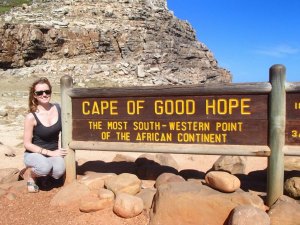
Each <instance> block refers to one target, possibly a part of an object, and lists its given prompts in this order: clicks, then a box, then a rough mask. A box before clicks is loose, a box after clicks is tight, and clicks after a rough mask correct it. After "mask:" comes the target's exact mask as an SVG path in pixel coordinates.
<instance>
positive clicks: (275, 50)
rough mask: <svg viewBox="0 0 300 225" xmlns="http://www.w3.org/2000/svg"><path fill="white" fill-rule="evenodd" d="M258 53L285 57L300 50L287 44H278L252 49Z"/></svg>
mask: <svg viewBox="0 0 300 225" xmlns="http://www.w3.org/2000/svg"><path fill="white" fill-rule="evenodd" d="M254 52H255V53H257V54H260V55H267V56H272V57H285V56H288V55H292V54H297V53H299V52H300V49H299V48H294V47H291V46H289V45H278V46H275V47H272V48H262V49H257V50H255V51H254Z"/></svg>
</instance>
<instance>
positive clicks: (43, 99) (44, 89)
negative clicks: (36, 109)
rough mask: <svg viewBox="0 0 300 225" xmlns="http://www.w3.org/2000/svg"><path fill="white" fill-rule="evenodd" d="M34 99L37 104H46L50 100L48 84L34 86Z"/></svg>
mask: <svg viewBox="0 0 300 225" xmlns="http://www.w3.org/2000/svg"><path fill="white" fill-rule="evenodd" d="M34 98H36V99H37V101H38V103H39V104H43V103H48V102H49V101H50V98H51V91H50V88H49V86H48V84H37V85H36V86H35V91H34Z"/></svg>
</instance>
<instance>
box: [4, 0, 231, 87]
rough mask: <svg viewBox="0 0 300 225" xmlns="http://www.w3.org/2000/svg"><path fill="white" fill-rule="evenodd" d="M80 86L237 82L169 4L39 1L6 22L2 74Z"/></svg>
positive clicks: (155, 0) (136, 0)
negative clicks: (66, 77)
mask: <svg viewBox="0 0 300 225" xmlns="http://www.w3.org/2000/svg"><path fill="white" fill-rule="evenodd" d="M63 75H71V76H72V77H73V78H74V80H75V82H76V83H77V84H78V85H80V86H90V87H91V86H99V85H106V86H128V85H170V84H182V85H184V84H200V83H213V82H224V83H226V82H231V75H230V72H229V71H227V70H225V69H223V68H220V67H219V66H218V63H217V60H216V59H215V58H214V56H213V53H212V52H211V51H210V50H209V49H208V48H207V47H206V46H205V45H204V44H203V43H201V42H199V41H198V40H197V39H196V35H195V31H194V30H193V28H192V27H191V25H190V24H189V23H188V22H187V21H182V20H179V19H178V18H176V17H175V16H174V14H173V12H171V11H170V10H169V9H168V8H167V2H166V0H34V1H33V4H32V5H26V4H24V5H22V7H17V8H13V9H12V10H11V11H10V12H9V13H6V14H4V15H2V16H1V17H0V76H15V77H18V76H19V77H22V78H24V77H25V78H27V77H32V76H33V77H35V76H47V77H50V78H52V79H53V80H55V81H57V80H58V81H59V79H57V78H58V77H61V76H63Z"/></svg>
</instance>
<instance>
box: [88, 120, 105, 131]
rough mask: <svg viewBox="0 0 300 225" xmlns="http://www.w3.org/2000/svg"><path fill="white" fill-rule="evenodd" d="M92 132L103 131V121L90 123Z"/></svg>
mask: <svg viewBox="0 0 300 225" xmlns="http://www.w3.org/2000/svg"><path fill="white" fill-rule="evenodd" d="M88 123H89V128H90V130H102V121H88Z"/></svg>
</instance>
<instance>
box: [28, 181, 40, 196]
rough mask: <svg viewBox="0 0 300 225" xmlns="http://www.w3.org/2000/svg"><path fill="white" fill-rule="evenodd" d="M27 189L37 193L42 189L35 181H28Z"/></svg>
mask: <svg viewBox="0 0 300 225" xmlns="http://www.w3.org/2000/svg"><path fill="white" fill-rule="evenodd" d="M27 190H28V192H29V193H37V192H39V190H40V189H39V186H37V185H36V184H35V183H34V182H33V181H27Z"/></svg>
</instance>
